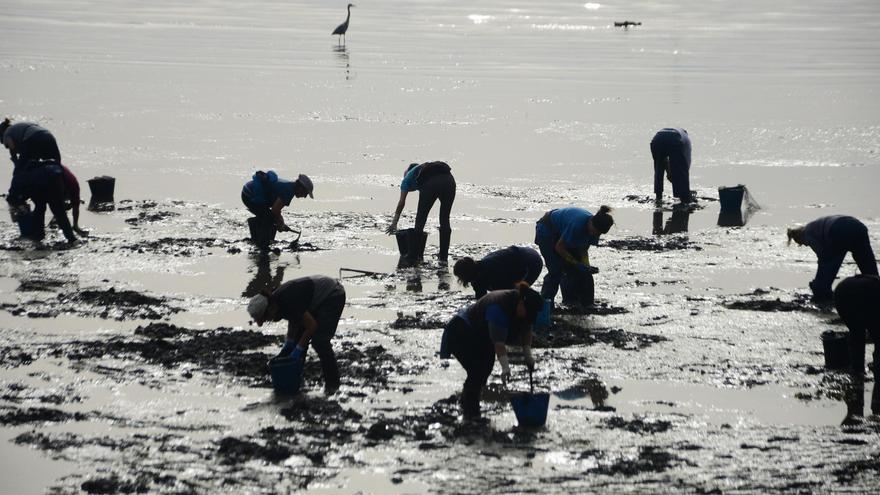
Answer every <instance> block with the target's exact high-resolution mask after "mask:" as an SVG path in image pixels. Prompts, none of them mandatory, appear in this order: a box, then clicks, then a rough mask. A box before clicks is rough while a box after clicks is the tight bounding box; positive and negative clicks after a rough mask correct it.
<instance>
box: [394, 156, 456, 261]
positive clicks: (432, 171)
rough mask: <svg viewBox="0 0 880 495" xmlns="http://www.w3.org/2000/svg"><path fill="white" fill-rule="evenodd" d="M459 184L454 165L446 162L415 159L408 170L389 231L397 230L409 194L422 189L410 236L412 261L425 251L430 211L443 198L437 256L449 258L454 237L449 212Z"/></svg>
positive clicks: (439, 258) (409, 243)
mask: <svg viewBox="0 0 880 495" xmlns="http://www.w3.org/2000/svg"><path fill="white" fill-rule="evenodd" d="M455 187H456V186H455V178H454V177H453V176H452V168H450V167H449V165H447V164H446V163H444V162H427V163H422V164H418V163H411V164H410V165H409V167H408V168H407V169H406V172H404V174H403V181H401V183H400V199H399V200H398V201H397V207H396V208H395V210H394V219H393V220H391V225H389V226H388V228H387V229H385V232H386V233H388V234H395V233H396V232H397V221H398V220H400V214H401V212H403V207H404V206H406V196H407V194H409V193H410V192H413V191H418V192H419V207H418V210H417V211H416V224H415V226H414V227H413V230H411V231H410V233H409V236H408V238H407V250H406V253H407V254H406V257H407V258H408V259H409V261H410V262H416V261H418V260H419V259H420V258H421V253H422V252H423V251H424V248H423V246H424V242H423V239H424V237H423V236H424V234H423V232H424V231H425V223H426V222H427V221H428V213H429V212H430V211H431V208H432V207H433V206H434V203H436V202H437V201H438V200H439V201H440V251H439V252H438V253H437V259H438V260H440V261H442V262H444V263H445V262H446V259H447V258H448V256H449V242H450V240H451V238H452V227H451V226H450V224H449V214H450V212H452V203H453V202H454V201H455Z"/></svg>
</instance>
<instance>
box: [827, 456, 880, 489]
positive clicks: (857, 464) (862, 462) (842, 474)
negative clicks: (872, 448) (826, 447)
mask: <svg viewBox="0 0 880 495" xmlns="http://www.w3.org/2000/svg"><path fill="white" fill-rule="evenodd" d="M832 474H834V476H836V477H837V481H839V482H840V483H847V484H849V483H852V482H853V481H854V480H855V479H856V478H859V477H864V476H877V475H878V474H880V452H873V453H871V454H868V455H867V456H866V458H864V459H857V460H854V461H850V462H847V463H845V464H844V465H843V466H841V467H839V468H837V469H835V470H834V471H832ZM875 487H876V485H875Z"/></svg>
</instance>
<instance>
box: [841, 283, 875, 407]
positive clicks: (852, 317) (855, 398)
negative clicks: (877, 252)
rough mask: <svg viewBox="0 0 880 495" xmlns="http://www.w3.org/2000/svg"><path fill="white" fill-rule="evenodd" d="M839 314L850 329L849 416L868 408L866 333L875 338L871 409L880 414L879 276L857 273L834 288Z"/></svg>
mask: <svg viewBox="0 0 880 495" xmlns="http://www.w3.org/2000/svg"><path fill="white" fill-rule="evenodd" d="M834 305H835V307H836V308H837V314H838V315H840V318H841V319H842V320H843V322H844V323H845V324H846V327H847V328H848V329H849V360H850V374H851V377H852V382H851V385H852V386H851V387H850V388H849V390H847V397H846V398H847V401H846V402H847V409H848V411H847V413H848V414H847V416H848V417H852V416H862V414H863V413H864V408H865V403H864V401H865V333H866V332H867V333H868V334H870V336H871V340H873V341H874V364H873V369H872V370H871V371H872V372H873V375H874V391H873V392H872V394H871V412H872V413H874V414H878V415H880V388H878V382H880V277H878V276H877V275H856V276H855V277H849V278H846V279H844V280H843V281H841V282H840V283H839V284H837V287H836V288H835V289H834Z"/></svg>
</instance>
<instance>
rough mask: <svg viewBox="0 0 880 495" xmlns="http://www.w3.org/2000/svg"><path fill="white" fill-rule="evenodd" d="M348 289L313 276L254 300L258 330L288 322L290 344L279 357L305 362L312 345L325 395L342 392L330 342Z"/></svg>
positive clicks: (252, 310)
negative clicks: (276, 323) (271, 323)
mask: <svg viewBox="0 0 880 495" xmlns="http://www.w3.org/2000/svg"><path fill="white" fill-rule="evenodd" d="M344 307H345V289H344V288H343V287H342V284H340V283H339V281H338V280H336V279H333V278H330V277H325V276H322V275H314V276H310V277H302V278H297V279H294V280H291V281H289V282H285V283H283V284H281V286H280V287H278V288H277V289H275V290H274V291H272V292H269V291H268V290H266V291H264V292H263V293H261V294H258V295H256V296H254V297H253V298H252V299H251V301H250V303H249V304H248V313H250V315H251V318H253V319H254V322H255V323H256V324H257V325H258V326H262V325H263V322H265V321H281V320H282V319H284V320H287V321H288V326H287V340H286V341H285V343H284V347H282V348H281V352H279V353H278V355H279V356H285V355H289V356H291V357H293V358H294V359H302V360H304V359H305V356H306V352H307V350H308V347H309V344H311V346H312V347H314V349H315V352H317V353H318V359H320V360H321V370H322V372H323V375H324V392H325V393H327V394H328V395H329V394H333V393H334V392H336V390H338V389H339V366H338V365H337V364H336V355H335V354H334V353H333V347H332V345H331V343H330V340H331V339H332V338H333V336H334V335H335V334H336V327H337V326H338V325H339V318H340V316H342V309H343V308H344Z"/></svg>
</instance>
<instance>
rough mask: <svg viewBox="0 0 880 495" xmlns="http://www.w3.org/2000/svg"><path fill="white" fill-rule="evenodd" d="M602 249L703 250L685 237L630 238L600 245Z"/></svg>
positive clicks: (613, 240) (609, 241)
mask: <svg viewBox="0 0 880 495" xmlns="http://www.w3.org/2000/svg"><path fill="white" fill-rule="evenodd" d="M602 246H603V247H610V248H611V249H617V250H618V251H654V252H662V251H681V250H685V249H690V250H694V251H702V250H703V248H702V247H700V246H698V245H696V244H694V243H693V242H691V241H689V240H688V239H687V237H685V236H665V237H662V238H660V237H630V238H627V239H611V240H608V241H604V242H603V243H602Z"/></svg>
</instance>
